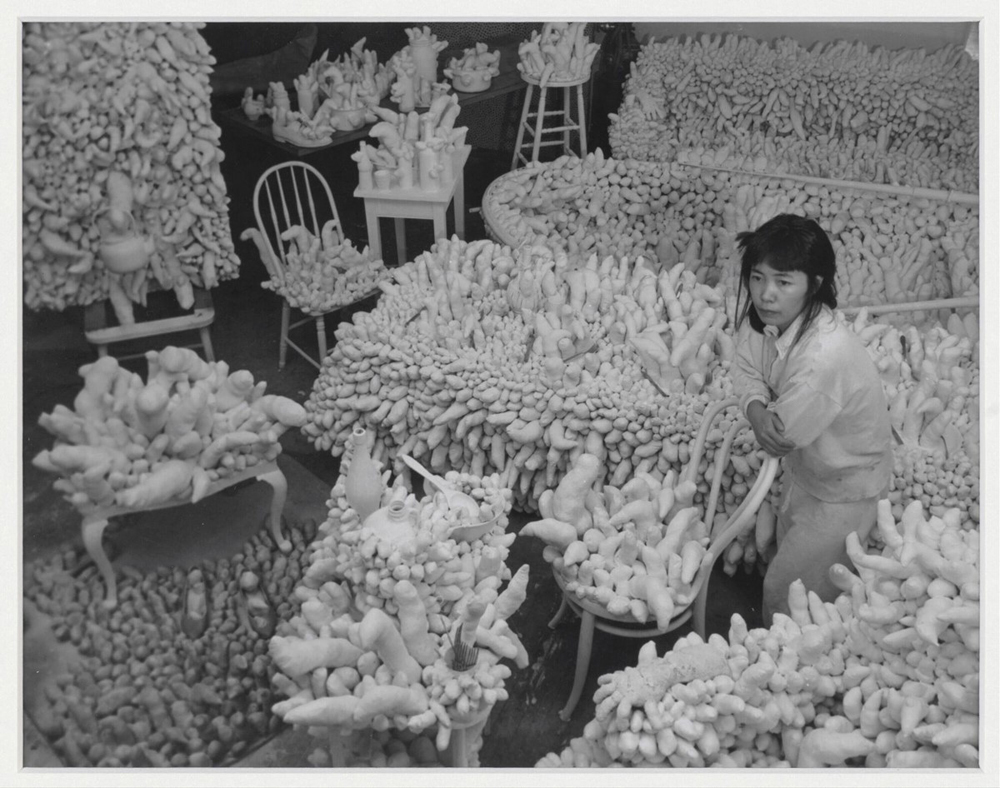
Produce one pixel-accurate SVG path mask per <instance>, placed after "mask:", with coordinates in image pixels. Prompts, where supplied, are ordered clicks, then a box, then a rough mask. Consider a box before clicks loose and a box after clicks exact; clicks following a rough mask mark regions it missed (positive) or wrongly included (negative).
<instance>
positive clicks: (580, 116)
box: [510, 73, 590, 170]
mask: <svg viewBox="0 0 1000 788" xmlns="http://www.w3.org/2000/svg"><path fill="white" fill-rule="evenodd" d="M521 79H523V80H524V81H525V82H526V83H527V84H528V89H527V90H526V91H525V94H524V107H523V108H522V110H521V122H520V124H518V127H517V141H516V142H515V143H514V158H513V159H512V160H511V164H510V168H511V169H512V170H515V169H517V168H518V167H519V166H520V165H522V164H523V165H528V164H536V163H537V162H538V154H539V152H540V150H541V149H542V148H545V147H550V146H553V145H558V146H562V149H563V152H564V153H567V154H571V153H573V152H574V151H573V147H572V144H571V140H572V134H573V132H576V133H577V136H578V138H579V145H580V149H579V155H580V158H583V157H584V156H586V155H587V127H586V122H585V120H584V119H585V111H584V102H583V86H584V85H585V84H586V83H587V82H588V81H589V80H590V74H589V73H588V74H587V75H586V76H583V77H578V78H576V79H571V80H564V81H553V80H549V81H548V82H546V83H545V84H544V85H543V84H542V83H541V82H540V81H539V80H538V78H537V77H533V76H530V75H527V74H521ZM535 88H538V100H537V106H536V108H535V110H534V111H532V96H533V95H534V91H535ZM573 88H576V90H575V91H574V90H573ZM549 90H555V91H559V90H561V91H562V109H554V110H546V109H545V107H546V102H547V101H548V91H549ZM574 93H575V95H576V117H575V118H574V117H573V113H572V104H573V95H574ZM550 120H551V121H554V122H555V123H557V124H560V123H561V125H555V126H553V125H551V124H550V123H548V121H550ZM525 132H528V133H529V134H530V135H531V139H530V140H527V141H526V140H525V136H524V135H525ZM552 135H560V137H559V138H558V139H546V140H543V139H542V138H543V137H546V136H548V137H551V136H552ZM525 148H530V149H531V158H530V159H529V158H528V157H527V156H526V155H525V154H524V153H523V152H522V151H523V149H525Z"/></svg>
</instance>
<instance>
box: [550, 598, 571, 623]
mask: <svg viewBox="0 0 1000 788" xmlns="http://www.w3.org/2000/svg"><path fill="white" fill-rule="evenodd" d="M567 610H569V602H567V601H566V595H565V594H563V598H562V599H561V600H560V602H559V609H558V610H557V611H556V614H555V615H554V616H552V620H551V621H550V622H549V629H555V628H556V626H557V625H558V624H559V622H560V621H562V618H563V616H564V615H566V611H567Z"/></svg>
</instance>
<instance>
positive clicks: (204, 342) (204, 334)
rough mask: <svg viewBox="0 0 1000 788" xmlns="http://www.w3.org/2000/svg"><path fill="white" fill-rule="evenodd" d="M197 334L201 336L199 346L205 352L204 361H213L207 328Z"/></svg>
mask: <svg viewBox="0 0 1000 788" xmlns="http://www.w3.org/2000/svg"><path fill="white" fill-rule="evenodd" d="M199 333H200V334H201V346H202V349H203V350H204V351H205V360H206V361H215V351H214V350H213V349H212V334H211V333H210V332H209V330H208V326H205V327H204V328H202V329H201V330H200V331H199Z"/></svg>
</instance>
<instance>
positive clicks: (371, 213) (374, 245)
mask: <svg viewBox="0 0 1000 788" xmlns="http://www.w3.org/2000/svg"><path fill="white" fill-rule="evenodd" d="M365 223H366V224H367V225H368V249H369V250H370V251H371V254H372V260H381V259H382V238H381V236H380V235H379V226H378V216H376V215H375V209H374V208H372V207H371V206H370V205H369V204H368V200H365Z"/></svg>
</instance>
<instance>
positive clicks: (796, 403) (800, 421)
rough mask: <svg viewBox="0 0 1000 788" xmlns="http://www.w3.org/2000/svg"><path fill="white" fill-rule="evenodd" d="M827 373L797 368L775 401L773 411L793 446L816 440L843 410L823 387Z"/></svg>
mask: <svg viewBox="0 0 1000 788" xmlns="http://www.w3.org/2000/svg"><path fill="white" fill-rule="evenodd" d="M825 377H826V376H824V375H817V374H816V373H815V372H814V371H812V370H809V369H802V370H798V371H796V372H795V373H794V374H793V375H792V376H791V378H789V380H788V382H787V383H786V384H785V386H784V387H783V388H782V390H781V392H780V393H779V394H778V398H777V399H776V400H775V401H774V412H775V414H776V415H777V417H778V418H779V420H780V421H781V423H782V424H783V425H784V427H783V430H782V434H783V435H784V437H785V438H786V439H787V440H789V441H790V442H791V443H792V444H793V446H794V447H798V448H802V447H803V446H808V445H809V444H810V443H812V442H813V441H814V440H816V438H818V437H819V436H820V435H821V434H822V433H823V432H824V431H826V430H827V429H828V428H829V426H830V425H831V424H832V423H833V420H834V419H835V418H837V415H838V414H839V413H840V411H841V410H842V408H841V406H840V404H839V403H837V402H835V401H834V400H833V399H831V398H830V397H829V396H828V395H827V394H826V393H824V391H823V390H821V389H820V386H821V385H822V384H821V382H822V381H823V380H824V378H825Z"/></svg>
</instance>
